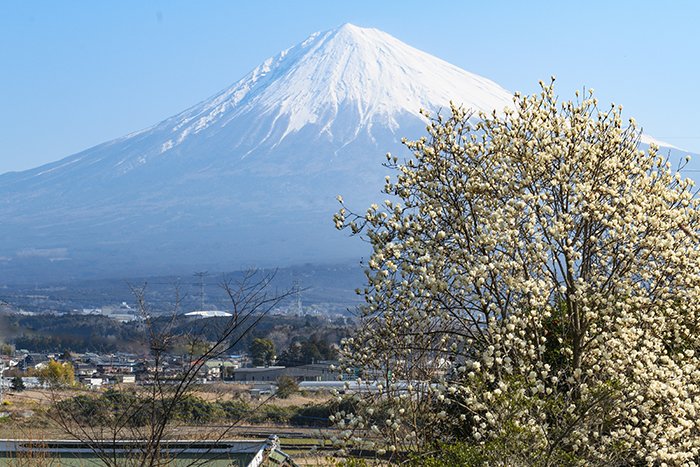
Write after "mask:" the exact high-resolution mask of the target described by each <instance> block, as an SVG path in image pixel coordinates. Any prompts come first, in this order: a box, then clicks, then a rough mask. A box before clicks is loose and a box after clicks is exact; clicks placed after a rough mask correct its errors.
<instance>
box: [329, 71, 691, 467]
mask: <svg viewBox="0 0 700 467" xmlns="http://www.w3.org/2000/svg"><path fill="white" fill-rule="evenodd" d="M514 103H515V105H514V107H513V108H512V109H505V111H504V113H503V114H501V115H499V114H497V113H495V112H494V114H492V115H489V116H487V115H479V117H480V118H479V119H471V118H470V117H471V115H470V114H469V113H468V112H466V111H464V110H463V109H461V108H458V107H455V106H453V107H452V109H451V115H450V116H446V117H444V116H442V115H438V116H437V117H435V118H434V119H432V120H431V123H430V124H429V126H428V133H429V137H428V138H421V139H420V140H419V141H413V142H406V143H405V144H406V146H407V147H408V148H409V149H410V150H411V151H412V157H411V158H410V159H408V160H406V161H405V162H404V163H399V161H398V159H397V158H396V157H392V156H390V155H387V159H388V164H387V165H388V166H389V167H391V168H392V169H394V170H395V171H396V177H395V180H394V181H392V180H391V178H390V177H387V182H386V186H385V192H386V193H387V194H389V195H391V196H390V199H389V200H387V201H385V202H384V206H382V207H381V208H380V207H379V206H376V205H373V206H372V207H370V208H369V209H368V210H367V212H366V213H364V214H360V215H358V214H353V213H351V212H349V211H348V210H347V209H346V208H345V207H344V206H343V208H342V209H341V210H340V212H339V213H338V214H337V215H336V217H335V221H336V226H337V227H338V228H340V229H343V228H349V229H351V230H352V232H353V233H355V234H360V235H363V236H364V237H365V238H367V239H368V240H369V242H370V243H371V245H372V247H373V253H372V256H371V258H370V260H369V262H368V268H367V270H366V275H367V279H368V286H367V287H366V288H365V289H364V296H365V299H366V305H365V306H364V307H363V310H362V314H363V326H362V329H361V330H360V332H359V333H358V335H356V336H355V337H354V338H353V339H350V340H349V341H348V342H347V343H346V347H345V354H344V355H345V360H344V364H345V366H346V369H347V370H348V371H349V372H358V371H359V375H360V378H361V379H364V380H365V381H377V386H376V387H377V388H378V389H377V390H375V391H373V392H370V393H369V394H370V395H368V396H366V397H364V398H362V399H361V400H359V401H358V405H357V408H356V410H355V411H354V412H352V413H346V412H342V413H339V414H338V415H337V419H338V423H339V424H340V425H341V426H344V427H346V428H347V430H345V431H344V432H343V436H344V438H345V440H346V441H347V442H353V441H355V442H358V441H359V440H360V438H362V439H365V440H367V439H369V438H370V434H372V433H373V434H374V435H375V436H377V435H378V439H379V440H380V441H379V442H378V444H377V446H376V447H377V448H378V449H379V451H378V452H380V453H383V452H384V450H386V451H388V453H387V454H391V451H396V452H397V454H396V455H398V452H406V451H413V452H418V453H422V454H423V455H428V454H430V449H431V447H433V446H435V445H436V443H439V442H442V443H448V444H453V445H454V444H455V443H459V445H461V446H463V447H464V450H463V452H462V453H461V455H462V456H463V457H462V461H464V462H474V463H480V462H487V463H493V464H506V465H514V464H527V465H562V464H565V465H571V464H587V465H589V464H601V465H611V464H636V463H639V464H654V465H663V464H664V463H665V464H668V465H680V464H688V465H695V464H694V462H698V459H699V458H700V457H699V456H700V393H699V392H700V390H699V386H698V384H699V383H700V361H699V360H698V357H699V355H698V351H700V348H699V345H700V332H698V331H699V330H700V329H699V328H700V321H699V316H700V315H699V313H698V307H699V306H700V211H699V209H698V207H699V202H698V199H697V198H695V197H694V191H693V188H692V187H693V182H692V181H690V180H688V179H683V178H682V177H681V176H680V174H679V173H678V172H675V171H674V170H673V169H672V166H671V164H670V163H669V162H668V161H667V160H666V159H665V158H664V157H661V156H659V155H658V154H657V148H655V147H654V146H651V147H650V148H649V150H648V151H646V152H644V151H642V150H640V149H639V148H638V143H639V135H640V132H639V131H638V130H637V127H636V125H635V123H634V120H630V121H629V122H623V120H622V117H621V108H620V107H617V106H615V105H612V106H611V107H609V108H607V109H601V108H600V107H599V106H598V103H597V100H596V99H595V98H594V97H593V93H592V92H588V93H586V95H585V96H579V93H577V94H576V100H575V101H574V102H559V101H558V100H557V97H556V95H555V93H554V88H553V83H552V84H549V85H545V84H542V91H541V93H539V94H535V95H532V96H529V97H522V96H520V95H517V94H516V97H515V99H514ZM472 122H475V123H472ZM681 168H682V167H679V170H680V169H681ZM340 201H341V203H342V202H343V201H342V199H340ZM364 445H365V446H371V445H372V443H367V442H365V444H364ZM443 448H444V445H443ZM433 457H435V456H433ZM437 458H439V455H438V457H437ZM426 462H427V460H426Z"/></svg>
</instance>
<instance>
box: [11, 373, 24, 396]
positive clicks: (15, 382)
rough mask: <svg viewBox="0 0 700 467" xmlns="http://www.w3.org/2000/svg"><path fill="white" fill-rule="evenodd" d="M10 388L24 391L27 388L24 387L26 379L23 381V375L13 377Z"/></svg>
mask: <svg viewBox="0 0 700 467" xmlns="http://www.w3.org/2000/svg"><path fill="white" fill-rule="evenodd" d="M10 388H11V389H12V390H13V391H17V392H21V391H24V390H25V389H26V388H25V387H24V381H22V377H21V376H15V377H14V378H12V381H11V382H10Z"/></svg>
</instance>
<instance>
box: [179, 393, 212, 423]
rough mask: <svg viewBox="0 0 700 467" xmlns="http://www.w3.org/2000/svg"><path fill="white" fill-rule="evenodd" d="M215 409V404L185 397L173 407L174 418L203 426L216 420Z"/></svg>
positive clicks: (189, 396) (198, 398)
mask: <svg viewBox="0 0 700 467" xmlns="http://www.w3.org/2000/svg"><path fill="white" fill-rule="evenodd" d="M217 409H218V407H217V404H214V403H211V402H207V401H205V400H204V399H202V398H200V397H196V396H192V395H187V396H185V397H183V398H182V399H181V400H180V401H179V402H178V404H177V405H176V406H175V413H174V417H175V419H177V420H179V421H182V422H185V423H191V424H193V425H204V424H206V423H209V422H211V421H213V420H214V419H215V418H216V415H217Z"/></svg>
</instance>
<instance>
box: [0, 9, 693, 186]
mask: <svg viewBox="0 0 700 467" xmlns="http://www.w3.org/2000/svg"><path fill="white" fill-rule="evenodd" d="M346 22H350V23H353V24H356V25H358V26H362V27H375V28H378V29H381V30H383V31H385V32H388V33H389V34H391V35H393V36H395V37H397V38H398V39H400V40H402V41H404V42H406V43H408V44H409V45H411V46H413V47H416V48H418V49H421V50H424V51H426V52H428V53H431V54H433V55H435V56H437V57H440V58H442V59H444V60H446V61H448V62H451V63H453V64H454V65H457V66H459V67H461V68H463V69H465V70H467V71H470V72H472V73H476V74H479V75H482V76H485V77H487V78H489V79H492V80H493V81H495V82H497V83H499V84H500V85H501V86H503V87H505V88H506V89H508V90H510V91H521V92H524V93H531V92H534V91H536V90H537V87H538V86H537V82H538V80H540V79H543V80H547V79H549V76H550V75H556V76H557V83H558V85H557V89H558V92H559V94H560V96H561V97H562V98H566V99H568V98H571V97H573V92H574V90H576V89H581V88H582V87H583V86H586V87H588V88H594V89H595V90H596V94H597V96H598V98H599V100H600V101H601V102H602V103H609V102H615V103H618V104H622V105H623V106H624V115H625V116H627V117H634V118H635V119H636V120H637V122H638V123H639V124H640V125H641V126H643V128H644V131H645V133H648V134H650V135H652V136H653V137H655V138H657V139H660V140H664V141H668V142H670V143H672V144H674V145H676V146H678V147H680V148H683V149H686V150H688V151H692V152H696V153H700V89H698V87H699V84H700V3H698V2H696V1H695V0H693V1H690V0H687V1H683V0H679V1H674V2H668V3H666V4H664V5H662V4H660V3H659V2H652V1H643V0H637V1H626V0H622V1H609V0H608V1H599V0H591V1H587V2H580V3H579V2H548V1H516V0H513V1H489V2H483V1H464V2H451V1H440V0H433V1H411V0H404V1H381V2H379V1H377V0H374V1H364V0H354V1H346V2H336V1H320V0H319V1H311V0H308V1H300V0H298V1H281V0H279V1H272V0H268V1H264V2H263V1H226V0H220V1H213V0H202V1H196V2H195V1H176V0H161V1H156V0H154V1H139V0H122V1H119V2H116V1H113V2H95V1H89V0H74V1H63V2H56V1H48V0H46V1H36V0H23V1H12V0H10V1H6V2H2V3H0V66H1V67H2V73H0V108H1V109H2V111H1V112H0V173H2V172H6V171H10V170H24V169H28V168H32V167H35V166H37V165H40V164H44V163H47V162H52V161H55V160H58V159H61V158H63V157H66V156H68V155H71V154H74V153H76V152H79V151H81V150H84V149H87V148H88V147H91V146H94V145H96V144H99V143H102V142H105V141H108V140H110V139H114V138H118V137H120V136H123V135H125V134H127V133H130V132H133V131H136V130H140V129H142V128H145V127H148V126H151V125H153V124H156V123H158V122H159V121H161V120H164V119H165V118H167V117H170V116H172V115H174V114H176V113H178V112H180V111H182V110H185V109H186V108H188V107H190V106H191V105H193V104H196V103H197V102H200V101H202V100H204V99H206V98H207V97H209V96H211V95H213V94H215V93H216V92H218V91H220V90H222V89H224V88H225V87H227V86H229V85H231V84H233V83H234V82H236V81H238V80H239V79H240V78H242V77H243V76H244V75H245V74H247V73H248V72H249V71H251V70H252V69H253V68H254V67H255V66H257V65H258V64H260V63H261V62H262V61H263V60H265V59H266V58H267V57H270V56H272V55H275V54H277V53H278V52H280V51H281V50H283V49H286V48H288V47H291V46H292V45H294V44H296V43H298V42H301V41H302V40H304V39H305V38H306V37H307V36H308V35H310V34H311V33H313V32H315V31H323V30H327V29H331V28H334V27H336V26H338V25H340V24H343V23H346Z"/></svg>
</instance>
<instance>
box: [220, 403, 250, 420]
mask: <svg viewBox="0 0 700 467" xmlns="http://www.w3.org/2000/svg"><path fill="white" fill-rule="evenodd" d="M219 407H220V408H221V413H222V414H223V417H224V419H225V420H227V421H229V422H236V421H239V420H242V419H244V418H245V416H246V415H248V413H249V412H250V406H249V405H248V404H246V403H245V402H243V401H241V400H230V401H224V402H219Z"/></svg>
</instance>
